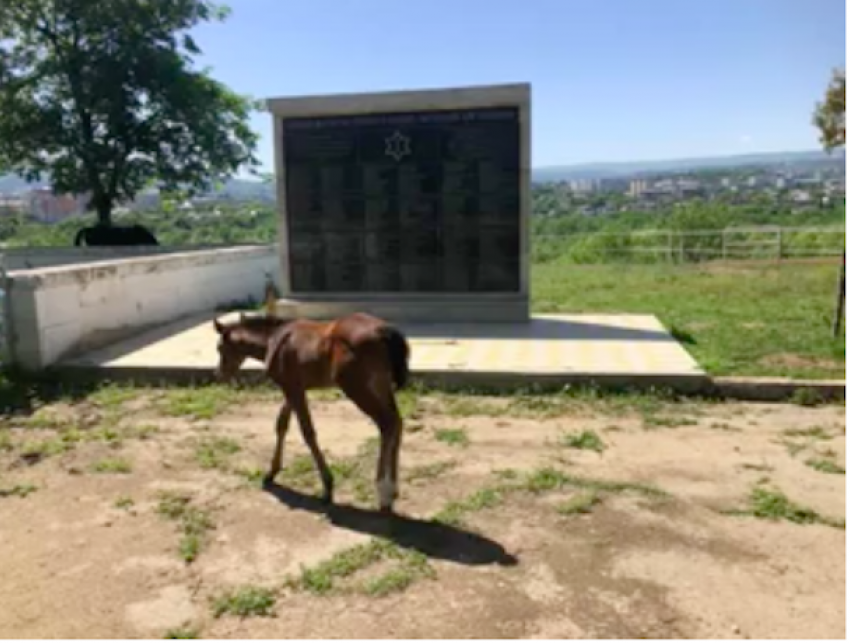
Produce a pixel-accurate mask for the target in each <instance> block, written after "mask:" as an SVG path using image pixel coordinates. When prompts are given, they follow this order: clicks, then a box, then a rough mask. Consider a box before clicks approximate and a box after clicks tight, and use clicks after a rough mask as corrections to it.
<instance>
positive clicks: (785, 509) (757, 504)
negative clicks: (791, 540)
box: [723, 486, 844, 529]
mask: <svg viewBox="0 0 850 643" xmlns="http://www.w3.org/2000/svg"><path fill="white" fill-rule="evenodd" d="M749 501H750V503H749V504H750V506H749V507H748V508H747V509H733V510H727V511H724V512H723V513H726V514H727V515H734V516H752V517H754V518H761V519H763V520H786V521H788V522H793V523H796V524H798V525H809V524H816V523H818V524H822V525H829V526H830V527H836V528H838V529H844V520H838V519H834V518H828V517H825V516H822V515H820V514H819V513H818V512H816V511H815V510H814V509H810V508H808V507H803V506H801V505H798V504H796V503H794V502H792V501H791V500H790V499H789V498H788V496H786V495H785V494H784V493H782V492H781V491H779V490H778V489H767V488H765V487H763V486H756V487H753V489H752V491H751V492H750V498H749Z"/></svg>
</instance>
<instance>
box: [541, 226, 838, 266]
mask: <svg viewBox="0 0 850 643" xmlns="http://www.w3.org/2000/svg"><path fill="white" fill-rule="evenodd" d="M845 242H846V232H845V228H844V227H843V226H808V227H779V226H749V227H735V228H726V229H722V230H686V231H680V230H672V229H671V230H636V231H628V232H627V231H623V232H599V233H590V234H572V235H569V234H567V235H564V234H552V233H549V234H546V233H542V234H541V233H536V234H532V237H531V249H532V259H533V260H535V261H550V260H554V259H563V260H567V261H573V262H576V263H605V262H625V263H662V262H668V263H693V262H700V261H718V260H719V261H724V260H768V259H773V260H782V259H792V258H818V257H840V256H841V255H842V253H843V252H844V248H845Z"/></svg>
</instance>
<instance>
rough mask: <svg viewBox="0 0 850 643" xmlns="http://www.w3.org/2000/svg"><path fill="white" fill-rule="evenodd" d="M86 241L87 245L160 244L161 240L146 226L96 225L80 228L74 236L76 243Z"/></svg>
mask: <svg viewBox="0 0 850 643" xmlns="http://www.w3.org/2000/svg"><path fill="white" fill-rule="evenodd" d="M83 242H85V245H87V246H158V245H159V242H158V241H157V240H156V237H155V236H154V235H153V233H152V232H151V231H150V230H148V229H147V228H146V227H144V226H142V225H139V224H134V225H131V226H113V225H94V226H88V227H86V228H80V230H79V231H78V232H77V234H76V236H75V237H74V245H75V246H79V245H82V244H83Z"/></svg>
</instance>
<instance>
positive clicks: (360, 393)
mask: <svg viewBox="0 0 850 643" xmlns="http://www.w3.org/2000/svg"><path fill="white" fill-rule="evenodd" d="M213 324H214V326H215V330H216V332H217V333H218V335H219V342H218V352H219V364H218V367H217V368H216V377H217V378H218V379H220V380H224V381H227V380H230V379H232V378H233V376H234V375H236V373H237V371H238V370H239V368H240V367H241V365H242V364H243V362H244V361H245V360H246V359H248V358H252V359H256V360H259V361H261V362H264V363H265V371H266V374H267V375H268V377H269V378H270V379H271V380H272V381H273V382H275V384H277V385H278V386H279V387H280V388H281V390H282V391H283V393H284V396H285V401H284V403H283V405H282V406H281V408H280V412H279V414H278V418H277V425H276V431H277V443H276V445H275V450H274V455H273V457H272V460H271V465H270V467H269V471H268V473H267V474H266V476H265V479H264V481H265V483H266V484H269V483H271V482H272V481H273V480H274V477H275V476H276V475H277V473H278V472H279V471H280V469H281V460H282V457H283V443H284V441H285V439H286V433H287V431H288V430H289V423H290V418H291V415H292V413H293V412H294V413H295V415H296V417H297V419H298V424H299V425H300V427H301V434H302V436H303V438H304V442H305V443H306V444H307V447H308V448H309V449H310V453H311V454H312V456H313V460H314V462H315V463H316V467H317V468H318V470H319V474H320V476H321V479H322V485H323V488H324V493H323V495H322V500H323V501H324V502H325V503H328V504H330V503H332V502H333V485H334V481H333V475H332V473H331V471H330V469H329V467H328V465H327V463H326V462H325V458H324V455H323V454H322V451H321V449H320V448H319V444H318V442H317V440H316V431H315V427H314V425H313V420H312V417H311V414H310V409H309V408H308V405H307V391H308V390H310V389H316V388H330V387H338V388H340V389H341V390H342V391H343V393H345V395H346V396H347V397H348V398H349V399H350V400H351V401H352V402H354V404H355V405H356V406H357V407H358V408H359V409H360V410H361V411H362V412H363V413H365V414H366V415H367V416H369V417H370V418H371V419H372V420H373V421H374V423H375V424H376V425H377V427H378V430H379V431H380V439H381V447H380V452H379V456H378V463H377V470H376V476H375V485H376V491H377V495H378V501H379V505H380V509H381V511H382V512H385V513H389V512H391V511H392V507H393V502H394V501H395V499H396V498H397V495H398V459H399V449H400V447H401V437H402V419H401V415H400V414H399V411H398V406H397V404H396V399H395V390H398V389H401V388H402V387H404V385H405V384H406V382H407V378H408V374H409V370H408V360H409V358H410V347H409V345H408V342H407V339H406V338H405V336H404V335H403V334H402V333H401V331H399V330H398V329H397V328H395V327H393V326H391V325H389V324H388V323H387V322H385V321H384V320H382V319H379V318H377V317H373V316H371V315H367V314H365V313H355V314H351V315H347V316H345V317H340V318H338V319H335V320H333V321H325V322H318V321H311V320H306V319H296V320H284V319H279V318H276V317H273V316H268V315H263V316H256V317H253V316H252V317H245V316H244V315H243V316H240V318H239V320H238V321H236V322H232V323H229V324H224V323H221V322H220V321H219V320H217V319H216V320H214V321H213Z"/></svg>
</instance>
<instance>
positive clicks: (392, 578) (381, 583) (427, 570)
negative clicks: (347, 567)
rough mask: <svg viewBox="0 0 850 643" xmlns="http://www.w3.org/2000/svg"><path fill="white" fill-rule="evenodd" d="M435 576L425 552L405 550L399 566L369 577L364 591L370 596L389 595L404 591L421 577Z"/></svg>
mask: <svg viewBox="0 0 850 643" xmlns="http://www.w3.org/2000/svg"><path fill="white" fill-rule="evenodd" d="M433 576H434V570H433V568H432V567H431V566H430V565H429V564H428V558H427V557H426V556H425V555H424V554H421V553H419V552H415V553H413V552H405V555H404V558H403V559H402V561H401V563H400V564H399V565H398V566H397V567H394V568H393V569H390V570H388V571H386V572H384V573H383V574H381V575H379V576H376V577H375V578H371V579H369V580H368V581H367V582H366V583H365V585H364V586H363V592H364V593H365V594H368V595H369V596H376V597H380V596H389V595H390V594H397V593H399V592H403V591H404V590H406V589H407V588H408V587H410V586H411V585H413V583H415V582H416V581H418V580H419V579H421V578H431V577H433Z"/></svg>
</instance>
